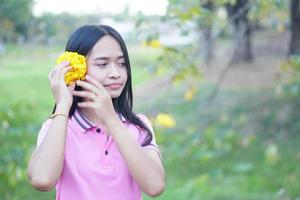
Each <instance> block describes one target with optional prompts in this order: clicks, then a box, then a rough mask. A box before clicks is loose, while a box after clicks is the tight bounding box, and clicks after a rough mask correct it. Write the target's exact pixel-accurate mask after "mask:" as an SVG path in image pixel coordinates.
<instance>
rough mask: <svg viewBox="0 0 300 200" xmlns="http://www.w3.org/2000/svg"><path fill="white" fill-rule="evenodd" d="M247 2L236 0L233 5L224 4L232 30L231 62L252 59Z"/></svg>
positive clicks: (245, 0)
mask: <svg viewBox="0 0 300 200" xmlns="http://www.w3.org/2000/svg"><path fill="white" fill-rule="evenodd" d="M249 3H250V2H248V0H237V1H236V3H235V4H234V5H231V4H229V5H227V6H226V8H227V12H228V15H229V17H230V22H231V24H232V25H233V31H234V52H233V56H232V58H231V62H232V63H237V62H251V61H252V60H253V55H252V40H251V38H252V37H251V36H252V34H251V25H250V22H249V19H248V12H249V6H248V4H249Z"/></svg>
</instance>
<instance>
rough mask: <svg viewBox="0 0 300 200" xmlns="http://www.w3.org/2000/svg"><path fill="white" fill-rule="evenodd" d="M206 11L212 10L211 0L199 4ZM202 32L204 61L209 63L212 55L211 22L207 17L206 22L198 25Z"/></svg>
mask: <svg viewBox="0 0 300 200" xmlns="http://www.w3.org/2000/svg"><path fill="white" fill-rule="evenodd" d="M201 6H202V7H203V8H204V9H206V10H207V12H213V9H214V4H213V2H212V1H207V2H206V3H205V4H203V5H201ZM200 29H201V30H202V34H203V37H204V45H203V50H204V61H205V63H206V64H211V61H212V59H213V57H214V55H213V38H212V24H211V19H210V20H209V19H207V21H206V23H203V24H202V25H200Z"/></svg>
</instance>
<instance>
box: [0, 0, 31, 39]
mask: <svg viewBox="0 0 300 200" xmlns="http://www.w3.org/2000/svg"><path fill="white" fill-rule="evenodd" d="M32 3H33V1H32V0H1V1H0V26H1V29H0V41H1V40H2V41H4V42H7V41H16V40H17V38H18V36H23V37H25V38H26V37H27V33H28V27H29V23H30V21H31V19H32V18H33V16H32Z"/></svg>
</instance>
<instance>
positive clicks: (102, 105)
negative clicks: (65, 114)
mask: <svg viewBox="0 0 300 200" xmlns="http://www.w3.org/2000/svg"><path fill="white" fill-rule="evenodd" d="M76 84H77V85H78V86H80V87H82V88H83V91H73V95H74V96H78V97H82V98H83V99H84V102H80V103H78V106H79V107H80V108H91V110H93V112H95V115H96V116H97V118H98V119H99V120H100V121H101V122H102V123H105V122H106V120H107V119H109V118H110V117H111V116H113V114H115V111H114V107H113V104H112V99H111V96H110V94H109V93H108V92H107V91H106V90H105V88H104V87H103V86H102V85H101V83H100V82H99V81H97V80H95V79H93V78H92V77H90V76H88V75H87V76H86V80H85V81H77V82H76Z"/></svg>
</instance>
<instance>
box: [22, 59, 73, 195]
mask: <svg viewBox="0 0 300 200" xmlns="http://www.w3.org/2000/svg"><path fill="white" fill-rule="evenodd" d="M68 65H69V63H61V64H60V65H58V66H57V67H55V68H54V69H53V70H51V72H50V74H49V76H48V79H49V82H50V85H51V90H52V93H53V96H54V98H55V101H56V105H57V106H56V110H55V112H56V113H62V114H65V115H68V114H69V110H70V107H71V105H72V101H73V97H72V90H74V88H75V85H72V86H68V87H67V86H66V85H65V82H64V75H65V73H67V72H68V71H69V70H70V69H71V67H69V66H68ZM67 125H68V117H65V116H62V115H57V116H56V117H55V118H54V119H52V121H51V124H50V126H49V128H48V130H46V131H47V132H46V133H47V134H46V136H45V137H44V139H43V141H42V142H41V143H40V144H39V146H37V148H36V149H35V150H34V152H33V153H32V155H31V158H30V160H29V162H28V166H27V176H28V179H29V182H30V183H31V185H32V186H33V187H35V188H36V189H38V190H41V191H49V190H51V189H52V188H53V186H55V184H56V183H57V181H58V179H59V177H60V174H61V171H62V168H63V161H64V148H65V140H66V134H67Z"/></svg>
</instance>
